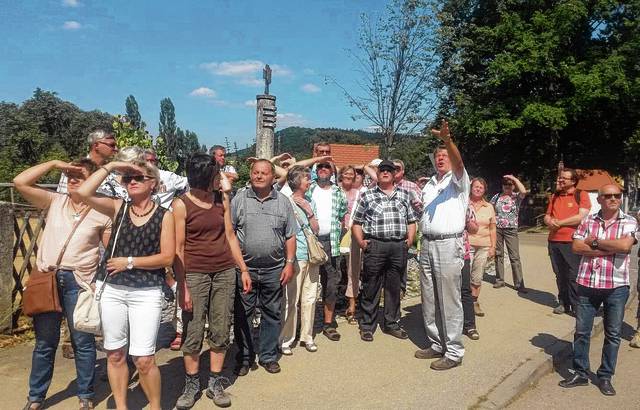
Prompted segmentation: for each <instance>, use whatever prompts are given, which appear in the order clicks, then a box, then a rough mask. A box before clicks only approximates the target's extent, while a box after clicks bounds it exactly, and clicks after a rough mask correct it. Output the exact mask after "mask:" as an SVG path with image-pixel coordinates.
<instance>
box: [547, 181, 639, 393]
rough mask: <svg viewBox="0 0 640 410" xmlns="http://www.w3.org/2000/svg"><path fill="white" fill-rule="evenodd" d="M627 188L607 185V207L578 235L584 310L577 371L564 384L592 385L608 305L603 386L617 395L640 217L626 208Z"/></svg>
mask: <svg viewBox="0 0 640 410" xmlns="http://www.w3.org/2000/svg"><path fill="white" fill-rule="evenodd" d="M621 202H622V192H621V191H620V188H619V187H618V186H617V185H605V186H603V187H602V188H600V190H599V193H598V203H599V204H600V206H601V207H602V209H601V210H600V211H599V212H598V213H597V214H593V215H589V216H587V217H586V218H584V219H583V220H582V222H581V223H580V225H579V226H578V228H577V229H576V231H575V233H574V234H573V246H572V247H573V252H575V253H577V254H579V255H582V259H581V261H580V268H579V270H578V277H577V279H576V282H577V283H578V297H579V301H578V309H577V312H576V331H575V334H574V336H573V368H574V370H575V374H574V375H573V376H571V377H569V378H567V379H565V380H562V381H561V382H560V383H559V384H560V386H561V387H565V388H568V387H576V386H586V385H587V384H589V342H590V340H591V328H592V327H593V318H594V317H595V316H596V313H597V312H598V309H599V308H600V306H602V305H604V332H605V340H604V345H603V347H602V363H601V364H600V368H599V369H598V372H597V376H598V379H599V383H598V387H599V388H600V392H602V394H604V395H606V396H613V395H615V394H616V391H615V389H614V388H613V386H612V385H611V377H612V376H613V374H614V372H615V368H616V361H617V359H618V349H619V347H620V335H621V332H622V321H623V318H624V309H625V305H626V302H627V299H628V298H629V259H630V258H629V253H630V252H631V248H632V247H633V244H634V242H635V235H634V234H635V232H636V230H637V222H636V220H635V218H633V217H632V216H630V215H627V214H625V213H624V212H622V211H621V210H620V204H621Z"/></svg>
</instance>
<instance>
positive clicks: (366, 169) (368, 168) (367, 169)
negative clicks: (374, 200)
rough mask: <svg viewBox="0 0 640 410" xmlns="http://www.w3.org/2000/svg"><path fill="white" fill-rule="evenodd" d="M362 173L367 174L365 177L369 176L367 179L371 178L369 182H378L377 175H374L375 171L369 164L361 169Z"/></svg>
mask: <svg viewBox="0 0 640 410" xmlns="http://www.w3.org/2000/svg"><path fill="white" fill-rule="evenodd" d="M362 169H363V170H364V172H366V173H367V175H369V178H371V181H373V182H376V183H377V182H378V174H377V173H376V170H375V169H373V167H372V166H371V165H369V164H367V165H365V166H364V167H363V168H362Z"/></svg>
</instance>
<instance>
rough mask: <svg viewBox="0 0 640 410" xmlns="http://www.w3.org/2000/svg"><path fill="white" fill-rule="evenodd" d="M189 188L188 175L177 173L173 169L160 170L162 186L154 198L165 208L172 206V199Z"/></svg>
mask: <svg viewBox="0 0 640 410" xmlns="http://www.w3.org/2000/svg"><path fill="white" fill-rule="evenodd" d="M188 188H189V183H188V182H187V177H183V176H180V175H177V174H175V173H173V172H171V171H166V170H164V169H161V170H160V187H159V188H158V192H156V194H155V195H154V196H153V200H154V201H156V202H157V203H158V204H160V206H161V207H163V208H164V209H169V208H171V201H173V198H174V197H175V196H176V194H180V193H182V192H184V191H186V190H187V189H188Z"/></svg>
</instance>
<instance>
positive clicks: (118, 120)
mask: <svg viewBox="0 0 640 410" xmlns="http://www.w3.org/2000/svg"><path fill="white" fill-rule="evenodd" d="M113 133H114V135H115V137H116V141H117V143H118V148H124V147H140V148H151V147H152V146H153V138H152V137H151V135H149V133H148V132H147V131H145V130H144V129H140V128H137V127H136V126H135V124H134V123H133V122H131V121H129V118H128V117H125V116H122V115H119V114H118V115H116V116H115V119H114V121H113Z"/></svg>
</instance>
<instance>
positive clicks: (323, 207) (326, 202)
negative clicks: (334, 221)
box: [311, 185, 332, 236]
mask: <svg viewBox="0 0 640 410" xmlns="http://www.w3.org/2000/svg"><path fill="white" fill-rule="evenodd" d="M311 198H312V199H313V201H314V202H315V204H316V218H317V219H318V225H320V230H319V232H318V235H321V236H322V235H329V234H330V233H331V208H332V192H331V185H329V187H328V189H322V188H321V187H319V186H318V187H317V188H316V189H314V190H313V195H312V197H311Z"/></svg>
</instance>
